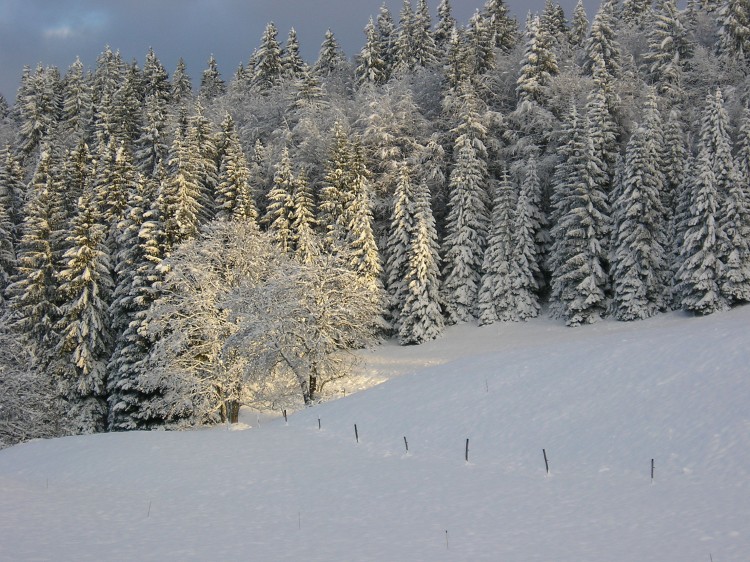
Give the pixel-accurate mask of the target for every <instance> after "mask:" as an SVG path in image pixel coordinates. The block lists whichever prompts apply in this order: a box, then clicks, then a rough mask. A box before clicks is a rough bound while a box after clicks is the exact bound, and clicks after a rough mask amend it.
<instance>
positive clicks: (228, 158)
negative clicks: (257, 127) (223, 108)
mask: <svg viewBox="0 0 750 562" xmlns="http://www.w3.org/2000/svg"><path fill="white" fill-rule="evenodd" d="M223 126H224V128H225V129H226V130H227V133H228V136H227V139H226V142H225V146H224V148H223V150H222V152H223V156H222V158H221V165H220V167H219V177H218V185H217V187H216V216H215V218H216V219H217V220H230V219H236V220H249V221H253V222H254V221H256V220H257V219H258V209H257V208H256V206H255V201H254V199H253V194H252V187H251V186H250V169H249V167H248V162H247V158H246V157H245V153H244V152H243V151H242V146H241V144H240V139H239V137H238V136H237V131H236V129H235V127H234V121H233V120H232V118H231V116H230V115H229V114H228V113H227V115H226V117H225V120H224V125H223Z"/></svg>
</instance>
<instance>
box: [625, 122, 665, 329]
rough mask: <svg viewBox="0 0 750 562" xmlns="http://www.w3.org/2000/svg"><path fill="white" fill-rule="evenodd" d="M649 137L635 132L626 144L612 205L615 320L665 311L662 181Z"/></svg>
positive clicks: (641, 129) (657, 157) (641, 131)
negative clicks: (619, 185)
mask: <svg viewBox="0 0 750 562" xmlns="http://www.w3.org/2000/svg"><path fill="white" fill-rule="evenodd" d="M649 137H650V133H649V131H647V130H646V129H644V128H639V129H636V131H635V132H634V133H633V135H632V137H631V138H630V142H628V147H627V152H626V157H625V168H624V177H623V186H622V192H621V193H620V195H619V197H618V198H617V200H616V201H614V203H613V210H612V212H613V218H614V225H613V247H612V256H613V257H612V277H613V279H614V286H613V291H614V295H613V307H614V314H615V316H616V317H617V318H618V319H620V320H638V319H642V318H648V317H650V316H653V315H654V314H656V313H657V312H659V311H661V310H663V309H664V308H665V306H666V297H667V294H666V292H665V289H666V287H667V279H668V269H667V252H668V243H667V240H666V237H665V235H664V227H665V225H664V210H663V208H662V200H661V189H662V185H663V178H662V174H661V170H660V169H659V164H660V162H659V154H658V153H657V151H656V148H657V147H656V146H655V145H654V144H653V143H651V142H650V140H651V139H650V138H649Z"/></svg>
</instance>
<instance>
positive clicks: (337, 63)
mask: <svg viewBox="0 0 750 562" xmlns="http://www.w3.org/2000/svg"><path fill="white" fill-rule="evenodd" d="M344 67H346V56H345V55H344V53H343V51H342V50H341V47H339V44H338V41H336V37H335V36H334V35H333V31H331V30H330V29H328V30H326V33H325V37H324V38H323V43H322V44H321V45H320V52H319V53H318V60H317V61H315V65H314V66H313V70H314V72H315V74H316V75H317V76H319V77H321V78H325V77H327V76H330V75H332V74H335V73H337V72H338V71H340V70H341V69H342V68H344Z"/></svg>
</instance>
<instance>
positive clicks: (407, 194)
mask: <svg viewBox="0 0 750 562" xmlns="http://www.w3.org/2000/svg"><path fill="white" fill-rule="evenodd" d="M414 206H415V201H414V187H413V186H412V180H411V174H410V172H409V169H408V166H406V165H405V164H404V165H403V166H401V173H400V175H399V181H398V183H397V185H396V192H395V194H394V196H393V212H392V215H391V225H390V231H389V233H388V241H387V243H386V264H385V265H386V267H385V279H386V291H387V294H388V300H389V302H388V309H389V314H390V319H391V328H392V329H393V331H394V332H395V333H397V334H398V333H399V332H400V331H401V324H402V317H401V311H402V310H403V308H404V305H405V303H406V298H407V291H408V285H407V283H406V278H407V276H408V274H409V248H410V247H411V241H412V239H413V235H414V231H415V228H416V225H415V222H414V218H415V212H414Z"/></svg>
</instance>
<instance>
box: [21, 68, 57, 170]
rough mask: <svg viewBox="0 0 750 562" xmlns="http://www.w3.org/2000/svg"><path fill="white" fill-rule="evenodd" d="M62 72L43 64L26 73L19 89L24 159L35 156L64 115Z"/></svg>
mask: <svg viewBox="0 0 750 562" xmlns="http://www.w3.org/2000/svg"><path fill="white" fill-rule="evenodd" d="M59 78H60V77H59V72H58V71H57V69H56V68H54V67H49V68H45V67H43V66H42V65H41V63H40V64H39V65H38V66H37V68H36V71H35V72H34V73H31V72H29V73H26V74H24V77H23V78H22V82H21V87H20V88H19V90H18V96H17V99H16V107H17V109H18V116H19V119H20V125H19V129H18V147H19V149H20V152H21V154H22V155H23V158H24V159H29V158H32V157H33V155H35V154H36V152H37V149H39V148H40V146H41V144H42V142H43V141H44V140H45V139H46V138H47V136H48V135H49V134H50V133H52V131H53V129H54V128H55V127H56V125H57V123H58V120H59V118H60V106H61V99H60V96H59V84H58V81H59Z"/></svg>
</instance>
